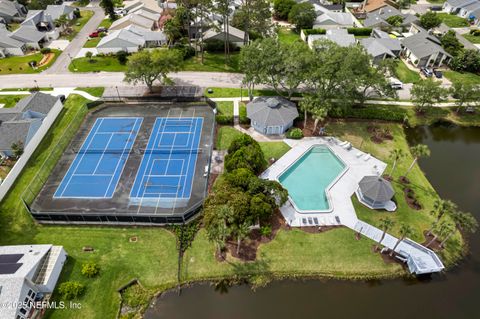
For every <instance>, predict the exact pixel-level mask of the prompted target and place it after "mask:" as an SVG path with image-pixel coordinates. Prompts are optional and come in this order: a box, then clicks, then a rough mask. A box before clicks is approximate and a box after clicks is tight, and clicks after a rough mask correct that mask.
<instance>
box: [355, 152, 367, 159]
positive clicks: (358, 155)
mask: <svg viewBox="0 0 480 319" xmlns="http://www.w3.org/2000/svg"><path fill="white" fill-rule="evenodd" d="M363 154H365V153H364V152H358V153H357V158H360V157H362V156H363Z"/></svg>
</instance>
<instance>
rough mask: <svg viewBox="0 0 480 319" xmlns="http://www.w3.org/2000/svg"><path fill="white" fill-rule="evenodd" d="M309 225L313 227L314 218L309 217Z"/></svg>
mask: <svg viewBox="0 0 480 319" xmlns="http://www.w3.org/2000/svg"><path fill="white" fill-rule="evenodd" d="M308 224H309V225H313V219H312V217H308Z"/></svg>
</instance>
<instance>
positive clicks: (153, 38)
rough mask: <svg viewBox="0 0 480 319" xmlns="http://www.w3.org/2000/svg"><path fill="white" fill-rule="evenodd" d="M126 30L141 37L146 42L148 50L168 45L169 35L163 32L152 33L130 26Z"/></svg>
mask: <svg viewBox="0 0 480 319" xmlns="http://www.w3.org/2000/svg"><path fill="white" fill-rule="evenodd" d="M124 30H128V31H131V32H133V33H136V34H139V35H141V36H142V37H143V39H144V40H145V47H146V48H154V47H159V46H162V45H165V44H167V35H166V34H165V33H164V32H163V31H159V30H158V31H150V30H147V29H144V28H139V27H137V26H134V25H131V26H128V27H126V28H125V29H124Z"/></svg>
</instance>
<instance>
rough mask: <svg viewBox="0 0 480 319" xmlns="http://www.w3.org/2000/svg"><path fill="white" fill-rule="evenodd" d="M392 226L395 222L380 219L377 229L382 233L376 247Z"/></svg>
mask: <svg viewBox="0 0 480 319" xmlns="http://www.w3.org/2000/svg"><path fill="white" fill-rule="evenodd" d="M394 225H395V221H393V220H392V219H391V218H389V217H386V218H382V219H380V225H379V227H380V229H382V230H383V233H382V237H381V238H380V240H379V241H378V245H381V244H382V241H383V239H384V238H385V235H386V234H387V231H388V230H390V229H391V228H392V227H393V226H394ZM378 245H377V249H378Z"/></svg>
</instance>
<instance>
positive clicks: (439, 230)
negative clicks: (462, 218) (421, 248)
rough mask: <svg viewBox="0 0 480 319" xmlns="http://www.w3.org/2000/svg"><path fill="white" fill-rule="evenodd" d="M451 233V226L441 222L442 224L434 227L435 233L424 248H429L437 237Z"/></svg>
mask: <svg viewBox="0 0 480 319" xmlns="http://www.w3.org/2000/svg"><path fill="white" fill-rule="evenodd" d="M452 231H453V227H452V225H450V224H449V223H447V222H446V221H443V222H442V223H440V225H438V226H435V232H434V233H433V238H432V240H430V241H429V242H428V243H427V245H426V246H425V247H430V245H431V244H433V242H434V241H436V240H437V238H438V236H441V237H444V236H447V235H448V234H449V233H450V232H452Z"/></svg>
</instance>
